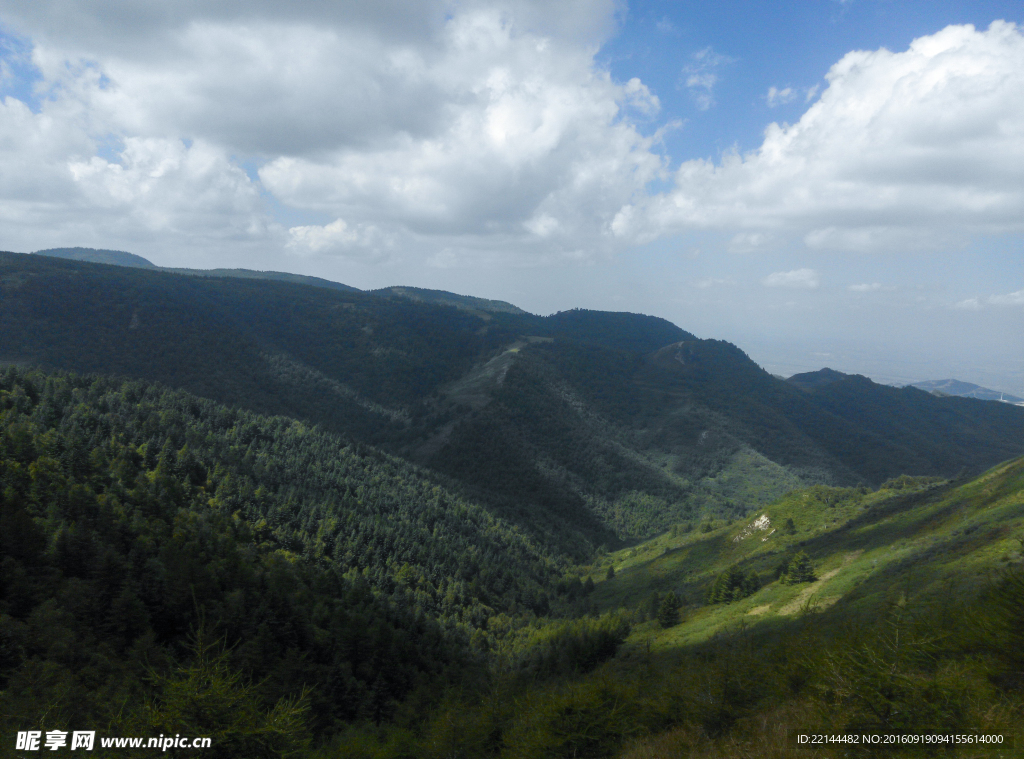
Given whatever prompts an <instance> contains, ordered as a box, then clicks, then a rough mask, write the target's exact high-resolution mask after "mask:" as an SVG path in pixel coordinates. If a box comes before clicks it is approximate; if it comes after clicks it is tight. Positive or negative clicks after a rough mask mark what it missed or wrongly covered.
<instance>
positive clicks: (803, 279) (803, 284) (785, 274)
mask: <svg viewBox="0 0 1024 759" xmlns="http://www.w3.org/2000/svg"><path fill="white" fill-rule="evenodd" d="M820 283H821V282H820V279H819V277H818V272H816V271H815V270H814V269H794V270H793V271H777V272H775V273H774V274H769V275H768V276H767V277H765V278H764V279H763V280H761V284H763V285H764V286H765V287H789V288H795V289H803V290H813V289H815V288H816V287H817V286H818V285H819V284H820Z"/></svg>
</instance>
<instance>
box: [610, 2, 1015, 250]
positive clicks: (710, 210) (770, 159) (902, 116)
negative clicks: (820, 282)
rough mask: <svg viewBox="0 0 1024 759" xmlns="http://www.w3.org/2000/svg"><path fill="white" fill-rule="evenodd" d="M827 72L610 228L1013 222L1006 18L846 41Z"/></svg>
mask: <svg viewBox="0 0 1024 759" xmlns="http://www.w3.org/2000/svg"><path fill="white" fill-rule="evenodd" d="M827 80H828V88H827V89H826V90H825V91H824V92H823V93H822V95H821V97H820V98H819V99H818V100H817V101H816V102H815V103H814V104H813V105H812V106H810V108H808V110H807V111H806V112H805V113H804V115H803V117H802V118H801V119H800V120H799V121H798V122H797V123H796V124H793V125H779V124H771V125H769V126H768V128H767V129H766V130H765V137H764V142H763V144H762V145H761V147H760V148H759V149H758V150H756V151H753V152H751V153H748V154H744V155H740V154H738V153H729V154H726V155H724V156H723V157H722V159H721V161H720V162H717V163H716V162H714V161H709V160H692V161H685V162H684V163H682V164H681V166H680V167H679V170H678V172H677V175H676V187H675V189H674V190H672V191H669V192H666V193H664V194H660V195H657V196H654V197H652V198H650V199H648V200H647V201H646V202H645V203H640V204H639V205H640V206H641V207H638V208H635V209H630V210H629V211H628V212H624V215H623V218H624V219H625V218H627V216H628V218H629V221H630V223H629V224H628V225H626V224H621V225H620V226H619V228H618V230H617V231H618V233H619V234H622V235H628V234H633V235H646V236H656V235H659V234H665V233H669V232H676V231H683V230H688V229H694V228H710V229H714V228H717V229H725V230H728V229H736V228H742V229H745V230H762V231H771V232H773V233H774V234H775V235H776V238H777V239H779V240H785V239H786V238H787V237H789V238H798V239H799V238H803V239H804V241H805V243H806V245H808V246H809V247H812V248H821V249H840V250H872V251H877V250H886V249H892V248H897V249H902V248H907V247H911V248H918V249H937V248H940V247H948V246H949V245H951V244H955V243H957V242H958V241H960V240H962V239H964V238H965V237H966V236H968V235H973V234H986V233H1000V232H1016V231H1021V230H1024V35H1022V34H1021V31H1020V29H1019V28H1018V27H1017V26H1015V25H1014V24H1009V23H1005V22H995V23H993V24H992V25H991V26H990V27H989V29H988V30H986V31H979V30H976V29H975V28H974V27H972V26H950V27H947V28H946V29H943V30H942V31H940V32H938V33H936V34H933V35H931V36H927V37H921V38H919V39H917V40H914V42H913V43H912V44H911V46H910V48H909V49H908V50H906V51H904V52H899V53H893V52H890V51H888V50H885V49H881V50H877V51H855V52H851V53H849V54H847V55H846V56H845V57H844V58H843V59H842V60H841V61H839V62H838V63H837V64H835V65H834V66H833V67H832V69H831V70H830V71H829V73H828V76H827ZM748 233H749V232H748Z"/></svg>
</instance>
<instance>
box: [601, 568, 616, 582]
mask: <svg viewBox="0 0 1024 759" xmlns="http://www.w3.org/2000/svg"><path fill="white" fill-rule="evenodd" d="M614 578H615V567H613V566H612V565H611V564H609V565H608V571H607V572H606V573H605V576H604V579H606V580H612V579H614Z"/></svg>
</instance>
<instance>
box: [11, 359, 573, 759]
mask: <svg viewBox="0 0 1024 759" xmlns="http://www.w3.org/2000/svg"><path fill="white" fill-rule="evenodd" d="M570 566H571V565H570V563H569V561H568V559H567V557H566V556H565V555H563V554H556V553H552V552H550V551H548V550H546V549H545V547H543V546H541V545H539V544H537V543H536V542H535V541H533V540H531V539H530V538H529V536H527V535H525V534H524V533H523V532H522V531H521V530H519V529H518V528H517V527H515V526H514V525H512V524H509V523H508V522H505V521H502V520H501V519H496V518H494V517H493V516H492V515H491V514H490V513H488V510H487V509H485V508H483V507H481V506H480V505H479V504H476V503H473V502H471V501H467V500H465V499H463V498H461V497H459V496H458V495H457V494H455V493H453V492H451V491H450V490H448V489H447V488H446V487H445V486H444V483H443V482H439V481H438V479H437V478H436V477H434V476H432V475H431V474H430V473H429V472H424V471H422V470H420V469H417V468H416V467H413V466H411V465H409V464H407V463H405V462H403V461H401V460H398V459H395V458H393V457H390V456H388V455H387V454H384V453H382V452H380V451H377V450H374V449H370V448H368V447H364V446H361V445H355V446H352V445H347V444H346V442H345V441H344V440H342V439H340V438H339V437H338V436H337V435H334V434H331V433H329V432H325V431H323V430H320V429H317V428H315V427H312V428H311V427H309V426H307V425H305V424H302V423H300V422H296V421H294V420H290V419H285V418H282V417H262V416H258V415H255V414H252V413H250V412H246V411H240V410H237V409H231V408H228V407H225V406H223V405H219V404H216V403H214V402H212V401H208V400H204V399H199V398H196V397H195V396H192V395H189V394H187V393H184V392H181V391H171V390H167V389H166V388H161V387H159V386H154V385H150V384H146V383H143V382H141V381H138V380H130V381H115V380H108V379H91V378H81V377H75V376H67V375H47V374H43V373H40V372H38V371H34V370H30V371H24V370H18V369H13V368H8V369H6V370H4V371H3V372H2V373H0V721H2V722H3V724H4V727H5V734H6V728H11V729H15V726H20V727H26V726H31V725H33V724H36V721H37V720H38V719H39V718H40V717H39V714H40V712H41V711H43V710H47V711H48V713H49V715H50V716H49V720H50V721H49V722H47V726H48V727H51V728H56V727H59V726H61V725H66V724H69V723H70V724H75V725H86V724H98V723H99V724H106V722H107V721H108V720H116V719H120V717H118V716H116V715H115V712H116V711H117V709H118V708H120V709H122V710H124V709H125V707H124V704H125V703H132V704H136V705H137V701H138V699H139V698H140V697H141V695H142V694H144V693H147V692H151V691H148V690H147V688H148V686H147V674H146V673H147V668H153V667H156V668H157V669H160V670H161V671H164V670H165V669H166V667H167V666H168V665H169V662H173V661H181V659H182V657H183V656H185V655H186V654H185V653H184V651H185V649H186V648H187V646H188V636H189V635H190V634H194V633H195V632H196V631H197V630H199V629H201V628H204V627H205V628H206V632H207V633H208V634H209V635H210V636H211V637H210V640H211V641H212V640H215V639H221V641H222V644H223V645H225V646H227V647H228V650H229V651H230V656H229V662H230V667H231V669H232V670H233V671H237V672H241V673H243V674H244V675H245V677H246V678H249V679H251V680H252V681H253V682H260V683H262V685H261V687H260V689H259V692H258V693H257V694H255V695H253V696H252V697H253V698H258V699H259V701H260V703H263V702H264V701H265V702H268V703H270V704H273V703H274V702H276V701H278V700H279V699H282V698H286V697H290V696H295V695H296V694H298V693H300V692H301V691H302V690H303V688H306V689H307V690H308V691H309V692H310V695H309V697H308V699H307V701H308V703H309V705H310V707H311V709H312V712H311V717H310V719H312V720H313V722H314V723H315V728H316V730H317V731H318V732H322V731H325V730H327V731H330V730H331V729H333V728H332V726H336V725H337V724H339V723H340V722H342V721H349V720H353V719H374V720H380V719H388V718H391V717H392V716H393V715H394V712H395V709H396V708H397V707H398V704H399V703H400V702H402V701H404V700H406V699H408V698H410V697H411V696H412V694H414V693H415V692H416V691H417V689H424V691H428V692H433V693H435V694H436V690H437V684H438V683H439V682H443V681H444V680H445V678H448V679H449V681H451V682H455V681H457V680H459V679H460V678H463V677H466V676H469V675H471V674H472V671H473V666H474V662H475V661H477V660H479V659H480V657H481V656H482V655H483V653H484V652H486V650H487V648H488V646H489V645H490V644H491V643H489V641H491V642H493V633H494V631H499V632H500V625H495V624H493V622H494V621H495V620H500V619H505V618H508V616H509V615H515V616H523V615H526V616H527V617H531V618H532V617H533V616H534V615H548V614H566V613H571V612H574V610H575V613H578V612H579V611H580V610H579V609H578V608H577V606H576V605H577V602H578V601H579V599H581V597H582V592H583V587H582V585H581V583H580V581H579V579H578V577H577V576H576V575H573V576H572V577H571V578H570V580H569V581H567V580H566V579H565V572H566V571H567V570H568V569H569V568H570ZM489 621H491V622H492V624H491V631H492V632H491V633H490V634H489V633H487V632H486V631H487V628H488V622H489ZM489 636H490V637H489ZM47 704H48V705H47ZM134 709H135V706H132V707H131V709H128V712H132V711H133V710H134ZM112 710H113V711H112ZM139 718H140V719H142V717H141V716H139ZM19 720H20V721H19ZM122 728H124V724H122ZM221 750H222V752H223V751H226V750H227V749H225V748H223V747H222V749H221ZM218 755H225V754H223V753H222V754H218ZM226 755H230V753H228V754H226ZM242 755H249V754H242Z"/></svg>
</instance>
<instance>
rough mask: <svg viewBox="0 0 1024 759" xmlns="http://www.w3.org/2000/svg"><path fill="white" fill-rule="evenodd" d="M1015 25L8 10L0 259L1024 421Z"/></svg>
mask: <svg viewBox="0 0 1024 759" xmlns="http://www.w3.org/2000/svg"><path fill="white" fill-rule="evenodd" d="M1022 17H1024V6H1022V5H1021V4H1020V3H1019V2H1002V1H995V0H993V1H992V2H985V1H979V2H965V1H964V0H960V1H959V2H955V3H954V2H946V1H944V0H844V1H841V0H802V2H799V3H792V2H773V1H770V0H761V1H760V2H753V1H750V2H748V1H745V0H744V1H742V2H741V1H740V0H720V1H719V2H716V3H705V2H690V1H688V0H686V1H683V0H680V1H677V2H653V1H651V2H632V3H626V2H616V0H563V1H562V2H558V3H550V2H540V1H539V0H538V1H535V0H465V1H463V0H378V1H377V2H373V3H369V2H327V3H325V2H323V1H322V0H321V1H320V2H311V1H310V0H294V1H293V2H289V3H280V2H271V0H249V1H248V2H237V1H229V0H203V2H197V1H196V0H178V2H175V3H167V2H159V3H157V2H146V1H145V0H33V1H32V2H31V3H28V2H24V0H17V1H15V0H0V249H3V250H12V251H19V252H30V251H35V250H40V249H45V248H52V247H70V246H83V247H95V248H105V249H114V250H126V251H130V252H132V253H136V254H139V255H142V256H145V257H146V258H148V259H150V260H151V261H153V262H154V263H156V264H158V265H163V266H185V267H195V268H215V267H244V268H250V269H264V270H275V271H291V272H297V273H302V274H310V275H315V276H320V277H325V278H328V279H333V280H336V281H341V282H345V283H347V284H350V285H353V286H355V287H359V288H362V289H372V288H377V287H384V286H388V285H396V284H399V285H412V286H419V287H430V288H436V289H444V290H450V291H454V292H460V293H465V294H471V295H477V296H481V297H487V298H497V299H501V300H507V301H510V302H512V303H515V304H516V305H518V306H520V307H522V308H525V309H527V310H529V311H532V312H535V313H542V314H546V313H552V312H555V311H561V310H566V309H569V308H575V307H582V308H594V309H603V310H615V311H633V312H639V313H648V314H654V315H657V316H661V317H664V318H666V319H669V320H671V321H673V322H674V323H676V324H678V325H679V326H680V327H682V328H684V329H686V330H688V331H690V332H693V333H694V334H696V335H698V336H699V337H702V338H715V339H724V340H729V341H731V342H734V343H735V344H737V345H738V346H739V347H740V348H742V349H743V350H745V351H746V352H747V353H748V354H749V355H750V356H751V357H752V358H753V359H754V360H755V361H757V362H758V363H759V364H761V365H762V366H764V367H765V368H766V369H768V370H769V371H772V372H774V373H777V374H781V375H784V376H788V375H789V374H793V373H795V372H801V371H812V370H815V369H819V368H822V367H824V366H829V367H831V368H833V369H837V370H839V371H845V372H851V373H860V374H865V375H867V376H870V377H872V378H873V379H876V380H878V381H883V382H911V381H917V380H927V379H945V378H948V377H955V378H957V379H961V380H964V381H968V382H976V383H978V384H981V385H984V386H986V387H991V388H994V389H997V390H1004V391H1006V392H1010V393H1015V394H1017V395H1024V329H1022V327H1024V25H1022V24H1024V18H1022Z"/></svg>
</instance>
